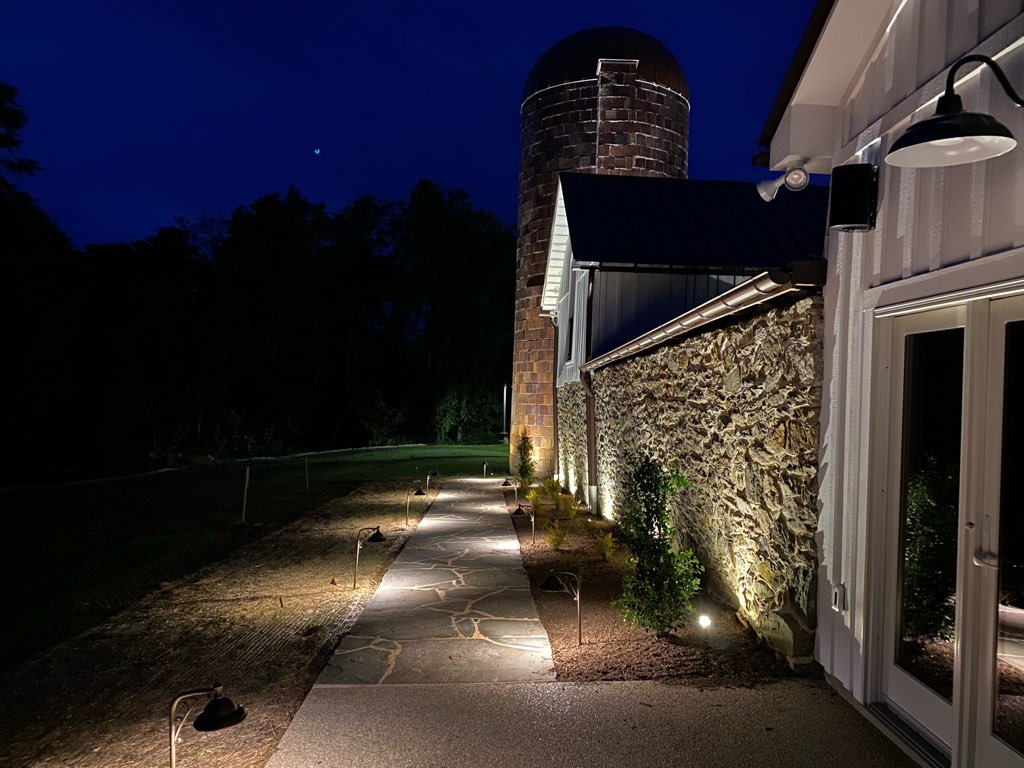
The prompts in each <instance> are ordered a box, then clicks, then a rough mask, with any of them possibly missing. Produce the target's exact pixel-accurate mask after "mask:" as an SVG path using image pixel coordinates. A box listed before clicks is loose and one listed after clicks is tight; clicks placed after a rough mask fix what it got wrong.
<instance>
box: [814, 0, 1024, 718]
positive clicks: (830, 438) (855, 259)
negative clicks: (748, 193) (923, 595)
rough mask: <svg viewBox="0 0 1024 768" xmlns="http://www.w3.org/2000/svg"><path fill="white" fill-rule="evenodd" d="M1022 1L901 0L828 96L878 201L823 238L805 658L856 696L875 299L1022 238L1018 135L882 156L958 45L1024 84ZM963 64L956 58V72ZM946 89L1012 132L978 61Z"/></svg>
mask: <svg viewBox="0 0 1024 768" xmlns="http://www.w3.org/2000/svg"><path fill="white" fill-rule="evenodd" d="M897 6H898V3H894V7H897ZM1022 13H1024V3H1022V2H1020V1H1019V0H1014V1H1012V2H1011V1H1009V0H910V2H908V3H907V4H906V6H905V7H904V8H903V10H902V12H901V13H900V16H899V17H898V18H897V19H896V21H895V23H894V24H893V25H892V29H891V30H890V33H889V34H888V35H885V34H884V30H879V41H878V46H877V48H876V50H875V53H874V55H873V56H872V57H870V58H869V60H868V61H867V62H866V63H865V66H864V69H863V72H862V76H861V77H860V78H859V80H858V81H857V82H856V85H855V86H854V87H853V88H851V90H850V93H849V94H848V100H847V102H846V103H845V104H841V105H840V110H841V115H842V117H841V120H840V126H841V129H840V133H841V135H839V136H837V137H836V152H835V154H834V156H833V163H834V165H839V164H842V163H844V162H849V161H855V160H856V159H857V158H858V157H859V158H860V159H861V160H862V161H872V162H875V163H876V164H877V165H878V166H879V169H880V177H879V207H878V218H877V224H876V229H875V230H874V231H873V232H868V233H837V234H833V235H832V236H831V238H830V243H829V244H828V249H827V252H828V254H829V272H828V283H827V285H826V288H825V316H826V342H825V371H824V382H823V387H824V396H825V403H824V405H823V411H822V420H821V432H820V453H821V461H820V470H819V502H820V504H819V505H820V509H821V515H820V522H819V545H820V561H821V571H820V574H819V599H820V602H819V606H820V609H819V617H818V619H819V623H818V631H817V649H816V656H817V658H818V660H819V661H820V662H821V663H822V665H823V666H824V668H825V669H826V670H827V671H828V672H829V673H830V674H832V675H834V676H835V677H836V678H837V679H838V681H839V682H841V683H842V685H843V686H844V687H846V688H847V689H848V690H850V691H851V692H852V693H853V695H854V696H855V697H856V698H857V699H858V700H860V701H868V700H871V698H872V697H873V696H874V695H875V692H874V691H873V690H872V684H873V680H874V679H875V678H874V677H873V675H872V674H871V669H870V665H871V663H872V662H871V656H870V653H869V649H871V648H873V647H876V646H877V642H875V641H876V640H877V636H878V631H879V630H878V629H877V618H876V613H877V612H876V611H875V609H874V608H872V602H871V599H870V597H871V594H872V593H873V590H877V589H878V586H877V585H874V586H873V585H872V578H873V576H874V574H875V572H876V570H877V569H878V568H879V566H880V564H881V553H880V552H875V551H873V549H872V535H873V534H872V530H873V529H872V526H873V524H874V520H875V519H876V517H877V516H874V517H873V515H872V510H873V507H872V502H871V499H869V498H868V493H869V491H870V486H869V484H868V476H869V470H870V466H869V465H870V461H871V452H870V450H869V441H870V440H871V439H872V434H873V432H872V427H873V424H872V418H873V417H877V414H875V415H873V414H872V413H871V407H870V404H871V399H870V395H871V387H872V382H873V381H876V380H877V379H879V377H880V376H881V375H882V372H881V371H879V370H878V363H877V362H876V360H875V354H874V350H875V347H876V346H878V345H879V344H882V343H883V341H884V340H883V339H876V338H874V334H875V329H876V325H875V322H874V321H873V319H872V309H873V306H874V304H875V302H878V301H880V300H881V299H882V298H883V297H885V296H891V295H893V294H894V293H898V292H899V291H901V290H908V291H909V290H911V288H912V289H913V290H914V291H916V292H917V295H920V294H921V293H922V292H923V293H925V294H927V293H928V292H930V291H934V292H944V291H948V290H950V289H952V288H954V287H958V286H967V285H970V284H982V283H984V282H986V281H993V280H996V279H1007V278H1012V277H1014V276H1024V266H1022V264H1024V261H1022V259H1021V258H1019V255H1020V254H1019V251H1015V250H1014V249H1020V248H1021V247H1022V246H1024V146H1020V147H1018V148H1017V149H1016V150H1014V151H1013V152H1011V153H1009V154H1007V155H1004V156H1003V157H1001V158H996V159H994V160H990V161H988V162H986V163H975V164H971V165H965V166H957V167H953V168H944V169H921V170H907V169H897V168H893V167H890V166H887V165H885V163H884V161H883V159H882V158H883V155H884V153H885V151H886V150H887V149H888V147H889V146H890V145H891V143H892V142H893V141H894V140H895V138H897V137H898V136H899V135H900V134H901V133H902V132H903V130H904V129H905V128H906V126H907V125H909V124H910V122H911V120H917V119H921V118H922V117H928V116H930V115H931V114H932V113H933V112H934V108H935V107H934V100H933V99H934V97H935V96H936V95H938V94H939V93H941V91H942V89H943V88H944V85H945V77H946V72H947V67H948V66H949V65H950V64H952V63H953V61H955V60H956V59H957V58H958V57H959V56H961V55H963V54H966V53H972V52H974V53H984V54H986V55H989V56H993V57H996V58H997V61H998V62H999V64H1000V65H1001V66H1002V67H1003V69H1004V71H1005V72H1006V74H1007V76H1008V77H1009V79H1010V81H1011V82H1012V83H1013V84H1014V85H1015V87H1017V88H1018V90H1022V89H1024V45H1021V41H1022V39H1024V16H1022ZM970 72H971V69H970V68H966V67H965V68H964V69H962V70H961V71H960V73H959V74H960V77H961V78H962V77H963V76H965V75H968V74H969V73H970ZM957 92H958V93H959V94H960V95H961V96H962V97H963V100H964V106H965V108H966V109H967V110H970V111H981V112H989V113H990V114H993V115H994V116H995V117H996V118H997V119H998V120H1000V121H1001V122H1003V123H1004V124H1005V125H1006V126H1007V127H1008V128H1009V129H1010V130H1011V131H1012V132H1013V133H1014V134H1015V135H1016V136H1017V137H1018V138H1024V110H1022V109H1019V108H1018V107H1016V106H1014V105H1013V104H1012V102H1011V101H1010V100H1009V99H1008V98H1007V97H1006V96H1005V95H1004V94H1003V92H1002V89H1001V87H1000V86H999V84H998V82H997V81H996V80H995V78H994V77H993V76H992V75H991V73H990V72H989V71H988V70H987V68H986V69H985V70H984V71H983V72H982V73H981V76H980V77H979V76H978V75H974V76H971V77H969V78H968V79H967V80H966V82H963V83H962V84H961V85H959V86H958V87H957ZM876 138H880V139H881V140H880V142H879V143H876V144H874V145H872V141H873V140H874V139H876ZM861 150H862V151H863V153H862V154H861V155H858V154H857V153H858V151H861ZM955 265H962V266H955ZM1018 273H1019V274H1018ZM876 386H877V385H876ZM875 432H881V428H880V425H879V426H876V427H875ZM835 584H844V585H845V586H846V589H847V594H848V609H847V610H846V611H845V612H843V613H837V612H834V611H831V610H830V609H829V607H828V606H830V605H831V593H832V587H833V585H835Z"/></svg>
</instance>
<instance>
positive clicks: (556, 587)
mask: <svg viewBox="0 0 1024 768" xmlns="http://www.w3.org/2000/svg"><path fill="white" fill-rule="evenodd" d="M562 576H568V577H569V578H570V579H572V580H573V583H572V584H566V583H565V580H564V579H563V578H562ZM581 580H582V579H581V578H580V577H579V576H577V575H576V574H575V573H572V572H571V571H551V573H550V574H549V575H548V577H547V578H546V579H544V581H543V582H541V585H540V586H539V587H538V589H540V590H543V591H544V592H565V591H569V592H570V593H571V594H572V599H573V600H575V601H576V645H578V646H579V645H583V619H582V613H581V611H580V606H581V604H582V603H583V600H582V599H581V596H582V594H583V588H582V586H581V585H580V582H581Z"/></svg>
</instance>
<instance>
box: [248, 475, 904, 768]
mask: <svg viewBox="0 0 1024 768" xmlns="http://www.w3.org/2000/svg"><path fill="white" fill-rule="evenodd" d="M502 498H503V497H502V493H501V488H500V487H499V484H498V483H497V482H495V481H493V480H490V479H484V478H480V479H479V480H447V481H445V484H444V488H443V490H442V492H441V493H440V494H439V495H438V498H437V501H435V502H434V504H433V505H432V506H431V509H430V511H429V512H428V513H427V515H426V516H425V518H424V519H423V520H422V521H421V522H420V524H419V527H418V528H417V529H416V531H415V532H414V533H413V535H412V538H411V539H410V540H409V542H408V543H407V544H406V546H405V549H404V550H403V551H402V553H401V554H400V555H399V557H398V559H397V560H396V561H395V562H394V563H393V564H392V565H391V568H390V569H389V570H388V573H387V574H386V575H385V577H384V579H383V580H382V581H381V585H380V587H379V588H378V589H377V592H376V593H375V594H374V595H373V597H372V598H370V601H369V602H368V603H367V605H366V608H365V610H364V611H363V613H362V616H361V617H360V619H359V620H358V621H357V622H356V624H355V625H354V626H353V628H352V631H351V632H350V633H349V634H348V635H346V636H345V637H344V638H343V639H342V642H341V643H340V645H339V646H338V649H337V652H336V653H335V654H334V657H333V658H332V659H331V662H330V664H329V665H328V666H327V668H326V669H325V670H324V671H323V673H322V674H321V675H320V677H319V679H318V680H317V682H316V684H315V685H314V686H313V690H311V691H310V692H309V695H308V696H307V697H306V699H305V701H304V702H303V703H302V706H301V707H299V710H298V711H297V712H296V713H295V717H294V718H293V719H292V722H291V725H289V726H288V730H287V731H285V733H284V736H282V737H281V740H280V742H279V743H278V747H277V752H276V753H275V754H274V756H273V757H272V758H271V759H270V761H269V762H268V763H267V765H266V768H538V767H539V766H552V765H557V766H560V768H594V767H595V766H615V768H679V767H680V766H686V768H722V766H730V768H746V767H748V766H757V768H823V767H824V766H829V768H914V764H913V762H912V761H911V760H910V759H909V758H907V757H906V756H905V755H903V754H901V753H900V752H899V750H898V749H897V748H896V747H895V746H894V745H893V744H892V743H890V742H889V741H888V740H887V739H886V738H885V737H884V736H883V735H882V734H881V733H880V732H878V731H877V730H875V729H874V728H873V727H872V726H871V725H869V724H868V723H867V721H866V720H864V719H863V718H861V717H860V716H859V715H858V714H857V713H856V712H855V711H854V710H853V709H852V708H851V707H850V706H849V705H848V704H847V703H846V702H844V701H842V700H841V699H840V697H839V696H838V695H837V694H836V693H834V692H833V691H832V690H831V689H829V688H828V686H827V685H826V684H825V683H823V682H821V681H817V680H792V681H785V682H780V683H777V684H775V685H766V686H759V687H757V688H754V689H746V688H719V689H713V690H707V691H705V690H702V689H699V688H697V687H689V686H683V685H666V684H663V683H659V682H646V681H644V682H641V681H632V682H599V683H559V682H556V681H555V671H554V667H553V665H552V661H551V647H550V645H549V643H548V638H547V634H546V632H545V631H544V628H543V627H542V626H541V624H540V621H539V620H538V618H537V610H536V606H535V605H534V602H533V597H532V596H531V593H530V585H529V581H528V578H527V576H526V572H525V571H524V570H523V567H522V558H521V556H520V553H519V543H518V539H517V537H516V534H515V530H514V528H513V526H512V521H511V518H510V517H509V515H508V512H507V511H506V510H505V505H504V503H503V501H502ZM371 546H372V545H371ZM466 683H473V684H472V685H466ZM537 683H542V684H541V685H538V684H537Z"/></svg>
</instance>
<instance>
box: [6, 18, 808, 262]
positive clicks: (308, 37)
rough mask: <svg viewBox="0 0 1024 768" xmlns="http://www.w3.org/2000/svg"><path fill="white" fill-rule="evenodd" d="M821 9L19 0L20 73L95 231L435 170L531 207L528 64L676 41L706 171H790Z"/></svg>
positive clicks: (62, 180)
mask: <svg viewBox="0 0 1024 768" xmlns="http://www.w3.org/2000/svg"><path fill="white" fill-rule="evenodd" d="M814 5H815V3H814V0H785V1H784V2H780V3H761V2H758V3H755V2H748V1H747V0H739V1H734V2H695V1H693V0H691V1H690V2H686V1H684V0H679V1H678V2H672V3H648V4H642V3H623V2H621V1H619V2H603V1H598V0H594V1H591V2H585V3H583V2H558V1H557V0H548V2H536V1H535V0H520V2H516V3H502V2H497V3H462V2H458V3H455V2H452V3H445V2H439V3H410V4H408V5H405V4H398V3H390V2H360V3H351V2H345V1H344V0H341V1H336V2H330V3H328V2H323V1H322V0H306V1H303V0H297V1H296V2H292V3H284V2H276V3H267V2H262V1H261V0H256V1H255V2H246V3H240V2H236V1H235V0H229V1H223V2H220V1H217V0H214V1H213V2H210V1H209V0H204V2H197V1H196V0H175V2H162V1H152V2H151V1H148V0H144V1H143V2H139V0H133V1H132V2H99V3H82V2H50V1H49V0H35V1H34V2H25V3H21V2H19V3H6V4H4V6H3V7H2V8H0V80H4V81H7V82H10V83H12V84H13V85H15V86H17V87H18V88H19V89H20V92H19V95H18V100H19V102H20V103H21V105H22V106H23V107H24V108H25V110H26V112H27V113H28V119H29V122H28V125H27V127H26V128H25V130H24V132H23V135H22V138H23V140H24V144H23V147H22V152H21V154H22V156H25V157H31V158H34V159H36V160H38V161H39V162H40V163H41V164H42V166H43V168H44V170H43V171H41V172H40V173H39V174H38V175H37V176H36V177H35V178H32V179H28V180H22V181H21V182H19V183H20V185H21V186H22V188H24V189H26V190H27V191H28V192H30V193H31V194H32V195H33V196H34V197H35V198H36V200H37V201H38V202H39V203H40V205H41V206H42V207H43V208H44V209H45V210H46V211H47V212H48V213H49V214H50V215H51V217H52V218H53V219H54V220H55V221H56V223H57V224H58V225H59V226H60V227H61V228H62V229H63V230H64V231H65V232H67V233H68V234H69V235H70V236H71V237H72V240H73V242H74V243H75V245H79V246H81V245H84V244H86V243H88V242H116V241H127V240H134V239H140V238H144V237H147V236H149V235H151V234H153V233H154V232H155V231H156V230H157V229H158V228H159V227H161V226H167V225H171V224H173V223H174V219H175V217H177V216H184V217H186V218H189V219H193V218H197V217H200V216H204V215H224V216H226V215H228V214H230V212H231V211H232V209H234V208H235V207H236V206H238V205H241V204H245V203H248V202H250V201H252V200H253V199H255V198H257V197H259V196H261V195H263V194H266V193H268V192H274V191H284V190H286V189H287V187H288V185H294V186H295V187H297V188H298V190H299V191H300V192H302V193H303V194H304V195H305V196H306V197H308V198H309V199H311V200H313V201H315V202H320V201H322V202H325V203H326V204H327V206H328V208H329V209H331V210H338V209H340V208H342V207H343V206H344V205H345V204H346V203H348V202H349V201H351V200H352V199H353V198H355V197H357V196H359V195H361V194H372V195H374V196H377V197H380V198H383V199H401V198H403V197H404V196H405V195H406V194H407V193H408V191H409V190H410V189H411V188H412V186H413V185H414V184H415V183H416V182H417V181H418V180H419V179H422V178H429V179H433V180H434V181H436V182H437V183H438V184H440V185H441V186H443V187H446V188H454V187H462V188H464V189H466V190H467V191H468V192H469V194H470V198H471V200H472V202H473V203H474V205H476V206H479V207H482V208H486V209H489V210H491V211H493V212H494V213H496V214H497V215H498V216H499V217H500V218H501V219H502V220H504V221H506V222H508V223H509V224H512V223H513V222H514V219H515V207H516V194H517V185H518V164H519V103H520V99H521V95H522V88H523V82H524V80H525V78H526V75H527V73H528V72H529V70H530V68H531V67H532V65H533V63H534V62H535V61H536V60H537V58H538V57H539V56H540V55H541V54H542V53H543V52H544V51H545V50H546V49H547V48H549V47H550V46H551V45H553V44H554V43H555V42H557V41H558V40H560V39H561V38H563V37H565V36H566V35H568V34H571V33H572V32H576V31H578V30H580V29H583V28H586V27H592V26H612V25H617V26H630V27H633V28H635V29H638V30H640V31H643V32H646V33H648V34H651V35H653V36H654V37H656V38H658V39H659V40H660V41H661V42H662V43H663V44H664V45H665V46H666V47H667V48H668V49H669V50H671V51H672V52H673V54H675V56H676V59H677V60H678V62H679V64H680V66H681V68H682V70H683V72H684V73H685V75H686V77H687V80H688V81H689V85H690V94H691V101H692V112H691V118H690V177H691V178H701V179H735V180H751V181H756V180H758V179H761V178H765V177H766V176H768V175H774V174H770V173H766V172H765V171H764V170H762V169H756V168H753V167H752V166H751V164H750V158H751V156H752V155H753V154H754V152H755V150H756V149H757V146H756V144H757V138H758V135H759V133H760V131H761V127H762V125H763V123H764V120H765V118H766V116H767V114H768V111H769V109H770V107H771V104H772V102H773V100H774V98H775V95H776V92H777V91H778V88H779V86H780V84H781V83H782V80H783V77H784V75H785V72H786V69H787V68H788V66H789V63H790V61H791V59H792V56H793V53H794V52H795V50H796V46H797V42H798V40H799V38H800V35H801V33H802V32H803V29H804V27H805V26H806V23H807V20H808V18H809V16H810V13H811V9H812V8H813V6H814ZM316 149H319V150H320V153H319V154H316V153H315V150H316Z"/></svg>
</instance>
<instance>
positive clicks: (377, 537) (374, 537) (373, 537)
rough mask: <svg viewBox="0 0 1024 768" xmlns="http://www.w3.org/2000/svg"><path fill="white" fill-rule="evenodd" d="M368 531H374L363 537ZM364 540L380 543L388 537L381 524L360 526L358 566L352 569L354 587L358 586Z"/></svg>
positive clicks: (357, 551)
mask: <svg viewBox="0 0 1024 768" xmlns="http://www.w3.org/2000/svg"><path fill="white" fill-rule="evenodd" d="M367 531H373V533H371V534H370V535H369V536H367V537H366V538H365V539H364V538H363V534H364V533H366V532H367ZM364 541H369V542H373V543H374V544H379V543H380V542H382V541H387V539H386V538H384V534H383V533H381V532H380V526H379V525H368V526H367V527H365V528H360V529H359V532H358V533H357V534H356V566H355V568H354V569H353V571H352V589H355V588H356V579H358V578H359V553H360V551H362V549H363V542H364Z"/></svg>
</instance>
